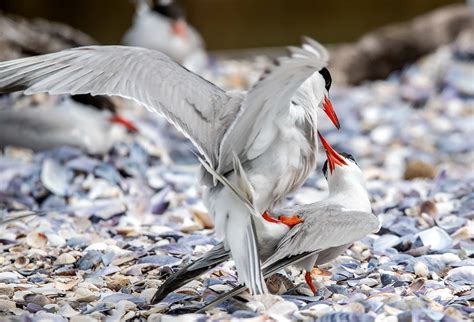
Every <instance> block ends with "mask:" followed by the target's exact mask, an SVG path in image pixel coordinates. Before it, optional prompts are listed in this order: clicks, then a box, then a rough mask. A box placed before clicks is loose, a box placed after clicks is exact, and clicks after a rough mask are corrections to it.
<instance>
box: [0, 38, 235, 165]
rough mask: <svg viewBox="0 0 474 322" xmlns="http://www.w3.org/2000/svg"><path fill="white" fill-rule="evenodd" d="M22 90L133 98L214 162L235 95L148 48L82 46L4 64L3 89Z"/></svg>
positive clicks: (1, 73) (0, 84)
mask: <svg viewBox="0 0 474 322" xmlns="http://www.w3.org/2000/svg"><path fill="white" fill-rule="evenodd" d="M17 90H25V93H26V94H33V93H39V92H46V93H49V94H92V95H116V96H121V97H124V98H128V99H132V100H134V101H136V102H138V103H140V104H142V105H144V106H145V107H147V109H148V110H150V111H154V112H159V113H160V114H162V115H163V116H164V117H166V118H167V119H168V121H170V122H171V123H173V124H174V125H175V126H176V127H177V128H178V129H179V130H181V131H182V132H183V133H184V134H185V135H186V136H187V137H188V138H189V139H190V140H191V141H192V142H193V143H194V144H195V145H196V147H197V148H198V150H199V151H200V152H201V153H202V154H203V155H204V156H205V158H206V160H207V161H208V162H210V163H211V164H212V165H216V161H217V153H218V142H220V141H221V139H222V137H223V135H224V131H225V129H226V128H227V127H228V126H227V125H226V124H225V123H226V122H229V123H230V122H231V121H232V120H228V119H227V117H230V118H233V117H232V116H227V115H228V113H224V112H223V111H222V107H223V106H225V105H226V103H227V102H228V101H229V99H230V98H229V96H228V95H227V94H226V93H225V92H224V91H223V90H221V89H220V88H218V87H216V86H215V85H213V84H212V83H210V82H208V81H206V80H204V79H203V78H201V77H199V76H198V75H196V74H193V73H191V72H189V71H188V70H186V69H185V68H183V67H182V66H180V65H178V64H176V63H175V62H173V61H172V60H171V59H170V58H168V57H167V56H166V55H164V54H162V53H160V52H157V51H153V50H148V49H144V48H134V47H123V46H90V47H79V48H74V49H69V50H64V51H60V52H57V53H53V54H48V55H40V56H35V57H28V58H23V59H17V60H12V61H6V62H2V63H0V92H3V93H4V92H12V91H17ZM221 112H222V115H221Z"/></svg>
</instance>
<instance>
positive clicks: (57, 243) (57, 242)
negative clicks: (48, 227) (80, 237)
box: [46, 233, 66, 247]
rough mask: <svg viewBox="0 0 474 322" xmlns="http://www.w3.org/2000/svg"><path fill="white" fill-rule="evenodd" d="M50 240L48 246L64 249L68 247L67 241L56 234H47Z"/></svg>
mask: <svg viewBox="0 0 474 322" xmlns="http://www.w3.org/2000/svg"><path fill="white" fill-rule="evenodd" d="M46 237H47V238H48V245H49V246H51V247H64V246H65V245H66V240H65V239H64V238H62V237H61V236H59V235H56V234H50V233H48V234H46Z"/></svg>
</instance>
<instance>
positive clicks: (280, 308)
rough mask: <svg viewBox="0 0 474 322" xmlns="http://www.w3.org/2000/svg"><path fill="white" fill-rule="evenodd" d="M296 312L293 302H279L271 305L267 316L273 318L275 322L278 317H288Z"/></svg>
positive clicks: (296, 307)
mask: <svg viewBox="0 0 474 322" xmlns="http://www.w3.org/2000/svg"><path fill="white" fill-rule="evenodd" d="M297 310H298V306H296V304H295V303H293V302H288V301H281V302H277V303H275V304H273V305H272V306H271V307H270V308H269V309H268V310H267V314H268V315H270V316H273V317H274V318H275V319H276V320H277V319H278V317H279V316H289V315H291V314H293V313H294V312H295V311H297Z"/></svg>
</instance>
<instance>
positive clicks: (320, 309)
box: [309, 304, 333, 317]
mask: <svg viewBox="0 0 474 322" xmlns="http://www.w3.org/2000/svg"><path fill="white" fill-rule="evenodd" d="M309 311H310V312H311V313H313V314H314V315H316V316H317V317H321V316H323V315H324V314H327V313H329V312H332V311H333V309H332V308H331V307H330V306H329V305H327V304H316V305H313V306H311V307H310V308H309Z"/></svg>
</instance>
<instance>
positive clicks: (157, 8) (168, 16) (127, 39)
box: [122, 0, 208, 73]
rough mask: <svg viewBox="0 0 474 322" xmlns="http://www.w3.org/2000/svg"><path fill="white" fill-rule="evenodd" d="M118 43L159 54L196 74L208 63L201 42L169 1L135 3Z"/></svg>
mask: <svg viewBox="0 0 474 322" xmlns="http://www.w3.org/2000/svg"><path fill="white" fill-rule="evenodd" d="M122 43H123V44H125V45H127V46H136V47H144V48H149V49H154V50H158V51H161V52H162V53H164V54H166V55H168V56H169V57H170V58H172V59H173V60H174V61H176V62H178V63H180V64H181V65H183V66H184V67H186V68H187V69H189V70H191V71H193V72H196V73H200V72H202V71H203V70H204V69H205V68H206V66H207V63H208V57H207V53H206V50H205V49H204V41H203V40H202V38H201V36H200V35H199V33H198V32H197V31H196V30H195V29H194V28H193V27H192V26H190V25H189V24H188V23H187V22H186V19H185V16H184V11H183V9H182V8H181V7H180V6H179V5H178V4H177V3H176V2H175V1H173V0H137V9H136V12H135V17H134V21H133V25H132V26H131V27H130V29H129V30H128V31H127V32H126V33H125V36H124V37H123V40H122Z"/></svg>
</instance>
